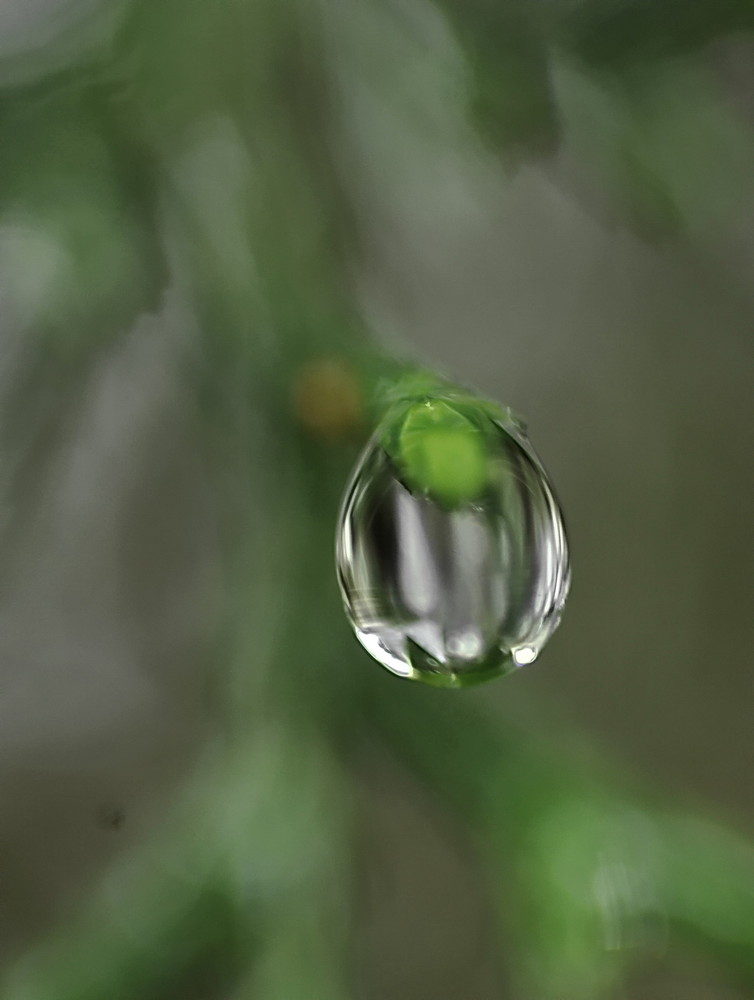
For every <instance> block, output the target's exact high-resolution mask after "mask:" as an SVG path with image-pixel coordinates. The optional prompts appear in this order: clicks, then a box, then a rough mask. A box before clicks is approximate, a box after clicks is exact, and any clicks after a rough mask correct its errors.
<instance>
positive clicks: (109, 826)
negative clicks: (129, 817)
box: [97, 805, 126, 830]
mask: <svg viewBox="0 0 754 1000" xmlns="http://www.w3.org/2000/svg"><path fill="white" fill-rule="evenodd" d="M125 822H126V814H125V812H124V811H123V810H122V809H121V808H120V807H119V806H113V805H101V806H100V807H99V809H98V810H97V824H98V825H99V826H101V827H102V829H103V830H120V828H121V827H122V826H123V824H124V823H125Z"/></svg>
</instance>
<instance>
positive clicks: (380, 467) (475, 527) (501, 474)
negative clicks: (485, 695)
mask: <svg viewBox="0 0 754 1000" xmlns="http://www.w3.org/2000/svg"><path fill="white" fill-rule="evenodd" d="M426 403H427V400H426V399H421V400H417V401H416V402H409V403H406V404H404V405H402V407H400V408H399V409H398V411H396V412H393V413H392V414H389V415H388V417H387V418H386V420H385V422H384V423H383V425H382V426H381V427H380V428H379V429H378V430H377V432H376V434H375V435H374V437H373V438H372V441H371V442H370V443H369V445H368V446H367V448H366V449H365V451H364V454H363V455H362V458H361V460H360V462H359V464H358V466H357V469H356V472H355V474H354V477H353V479H352V481H351V484H350V486H349V488H348V490H347V493H346V497H345V500H344V503H343V507H342V511H341V516H340V521H339V527H338V538H337V568H338V578H339V581H340V586H341V591H342V594H343V601H344V604H345V608H346V614H347V615H348V618H349V620H350V622H351V624H352V626H353V628H354V631H355V632H356V635H357V637H358V639H359V641H360V642H361V643H362V645H363V646H364V648H365V649H367V651H368V652H369V653H370V654H371V655H372V656H373V657H374V658H375V659H376V660H377V661H378V662H379V663H381V664H382V665H383V666H385V667H387V669H388V670H390V671H392V672H393V673H395V674H398V675H399V676H402V677H409V678H412V679H415V680H423V681H425V682H427V683H430V684H436V685H442V686H447V687H462V686H465V685H467V684H471V683H475V682H477V681H479V680H485V679H487V678H488V677H493V676H496V675H498V674H501V673H505V672H507V671H509V670H513V669H515V668H516V667H520V666H525V665H526V664H529V663H532V662H533V661H534V660H535V659H536V658H537V656H538V655H539V653H540V652H541V650H542V647H543V646H544V644H545V643H546V642H547V640H548V639H549V637H550V635H551V634H552V633H553V631H554V630H555V628H556V627H557V625H558V622H559V620H560V614H561V611H562V608H563V604H564V602H565V599H566V595H567V593H568V585H569V563H568V549H567V544H566V539H565V531H564V528H563V520H562V516H561V513H560V508H559V506H558V503H557V501H556V499H555V497H554V494H553V492H552V489H551V487H550V484H549V481H548V479H547V475H546V473H545V471H544V469H543V468H542V465H541V464H540V462H539V461H538V459H537V457H536V456H535V454H534V452H533V451H532V449H531V446H530V445H529V442H528V439H526V438H525V437H524V436H523V433H522V431H521V428H520V426H518V425H515V424H513V423H511V422H510V421H508V420H507V418H506V416H505V414H504V412H503V411H496V410H495V409H494V407H493V406H492V405H491V404H489V403H486V402H485V401H478V400H475V399H474V398H473V397H470V396H467V395H462V394H460V393H459V394H458V395H455V394H453V393H452V392H449V393H448V394H447V395H446V396H444V397H443V399H442V405H434V406H433V407H432V408H428V407H427V406H426ZM425 432H426V434H427V435H429V437H428V439H427V441H424V440H423V438H422V435H423V434H424V433H425ZM443 440H447V441H452V445H453V447H452V449H451V450H452V454H450V453H449V455H448V459H449V460H447V461H446V460H445V458H444V457H443V455H442V454H441V453H440V452H438V450H437V449H438V448H439V447H440V445H441V443H442V441H443ZM459 456H462V458H463V461H461V458H459ZM472 459H473V460H472Z"/></svg>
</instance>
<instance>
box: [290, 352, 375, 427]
mask: <svg viewBox="0 0 754 1000" xmlns="http://www.w3.org/2000/svg"><path fill="white" fill-rule="evenodd" d="M293 406H294V410H295V412H296V416H297V417H298V419H299V420H300V421H301V423H302V424H303V425H304V427H306V429H307V430H308V431H310V432H311V433H312V434H315V435H316V436H317V437H326V438H334V437H345V436H347V435H348V434H350V433H352V432H353V431H354V430H356V429H358V428H359V427H360V426H361V424H362V421H363V418H364V401H363V395H362V392H361V386H360V383H359V379H358V376H357V374H356V372H355V371H354V370H353V368H351V367H350V366H349V365H348V364H346V363H345V362H344V361H340V360H338V359H337V358H325V359H321V360H318V361H312V362H310V363H309V364H307V365H305V366H304V367H303V368H302V369H301V371H300V372H299V373H298V375H297V376H296V379H295V381H294V383H293Z"/></svg>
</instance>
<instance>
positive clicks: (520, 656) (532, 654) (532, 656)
mask: <svg viewBox="0 0 754 1000" xmlns="http://www.w3.org/2000/svg"><path fill="white" fill-rule="evenodd" d="M511 656H512V659H513V662H514V663H515V664H516V666H517V667H525V666H526V664H527V663H534V661H535V660H536V658H537V651H536V649H534V648H533V647H532V646H522V647H521V648H520V649H514V650H513V652H512V654H511Z"/></svg>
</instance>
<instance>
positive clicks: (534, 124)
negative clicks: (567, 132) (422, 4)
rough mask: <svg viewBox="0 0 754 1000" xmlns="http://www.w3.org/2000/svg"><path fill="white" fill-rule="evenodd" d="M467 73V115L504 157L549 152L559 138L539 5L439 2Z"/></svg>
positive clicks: (517, 0)
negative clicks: (458, 43)
mask: <svg viewBox="0 0 754 1000" xmlns="http://www.w3.org/2000/svg"><path fill="white" fill-rule="evenodd" d="M441 6H442V8H443V10H444V11H445V13H446V14H447V16H448V19H449V21H450V23H451V25H452V27H453V28H454V30H455V32H456V34H457V36H458V40H459V42H460V44H461V47H462V48H463V50H464V55H465V56H466V57H467V60H468V65H469V73H470V84H469V104H470V108H469V110H470V112H471V116H472V118H473V119H474V121H475V123H476V125H477V126H478V127H479V130H480V132H481V134H482V136H484V137H485V138H486V139H487V140H488V141H489V142H490V144H491V145H492V146H494V147H495V148H496V149H497V150H498V151H499V152H500V153H502V154H503V156H504V157H506V158H511V157H513V158H517V157H519V156H520V155H521V154H522V153H524V154H534V155H537V154H545V153H549V152H552V151H553V150H554V148H555V146H556V144H557V141H558V137H559V125H558V118H557V109H556V107H555V102H554V99H553V94H552V88H551V85H550V76H549V66H548V56H547V37H546V33H545V30H544V25H543V23H542V19H541V14H540V11H539V6H540V5H539V4H533V3H526V2H521V0H469V2H464V0H442V4H441Z"/></svg>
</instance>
